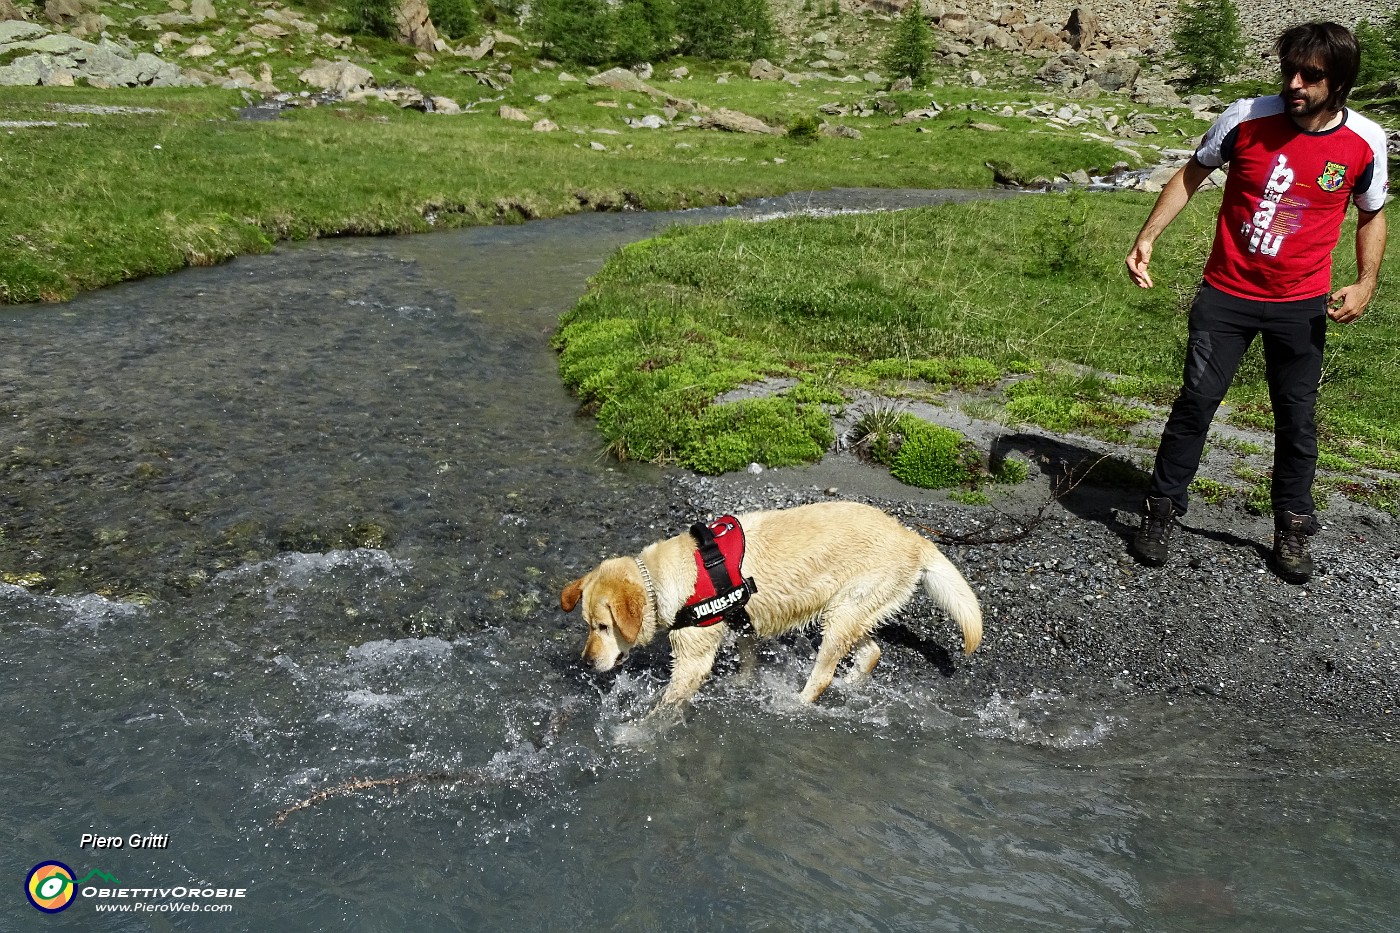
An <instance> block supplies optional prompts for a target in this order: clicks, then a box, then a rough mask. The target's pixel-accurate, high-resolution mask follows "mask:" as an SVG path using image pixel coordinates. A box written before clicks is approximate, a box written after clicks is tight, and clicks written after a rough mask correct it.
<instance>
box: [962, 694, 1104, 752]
mask: <svg viewBox="0 0 1400 933" xmlns="http://www.w3.org/2000/svg"><path fill="white" fill-rule="evenodd" d="M974 713H975V715H976V716H977V719H978V721H979V722H980V726H979V727H978V729H977V732H978V734H980V735H982V736H984V737H987V738H995V739H1009V740H1011V741H1013V742H1017V743H1020V744H1024V745H1038V746H1042V747H1046V748H1059V749H1064V750H1072V749H1078V748H1092V747H1094V746H1098V745H1102V744H1103V743H1104V741H1105V740H1106V739H1107V738H1108V736H1109V735H1111V734H1112V732H1113V730H1114V729H1115V728H1116V727H1117V726H1118V725H1120V724H1121V723H1122V722H1123V720H1122V718H1121V717H1118V716H1111V715H1106V714H1101V713H1098V712H1096V711H1095V710H1093V709H1087V708H1083V707H1081V706H1080V705H1079V704H1078V702H1076V701H1073V700H1072V699H1068V698H1066V697H1064V696H1062V695H1061V694H1058V693H1055V692H1053V691H1050V692H1046V691H1040V690H1032V691H1031V692H1030V693H1029V694H1028V695H1026V696H1025V697H1023V698H1021V699H1019V700H1018V699H1007V698H1006V697H1004V696H1002V695H1001V693H1000V692H997V693H994V694H992V697H991V699H989V700H988V701H987V702H986V703H984V704H983V705H982V706H980V707H978V708H977V709H976V710H974ZM1072 715H1075V716H1086V715H1087V716H1089V717H1091V721H1089V722H1087V723H1086V722H1082V721H1081V722H1073V721H1070V720H1069V717H1070V716H1072Z"/></svg>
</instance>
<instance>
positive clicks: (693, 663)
mask: <svg viewBox="0 0 1400 933" xmlns="http://www.w3.org/2000/svg"><path fill="white" fill-rule="evenodd" d="M728 631H729V628H728V626H726V625H725V624H724V623H722V622H721V623H719V624H717V625H711V626H708V627H706V628H683V629H675V630H673V631H672V632H671V682H670V683H669V684H668V685H667V686H666V692H665V693H664V694H662V696H661V702H660V704H658V706H657V709H656V710H655V711H654V712H659V711H660V710H661V709H663V708H665V707H668V706H679V705H681V704H682V703H684V702H685V701H686V700H688V699H690V698H691V697H692V696H693V695H694V694H695V691H696V690H699V689H700V684H701V683H703V682H704V680H705V677H706V676H707V675H708V674H709V673H710V668H712V667H714V664H715V655H716V654H718V653H719V646H720V644H721V643H722V642H723V641H724V636H725V633H727V632H728Z"/></svg>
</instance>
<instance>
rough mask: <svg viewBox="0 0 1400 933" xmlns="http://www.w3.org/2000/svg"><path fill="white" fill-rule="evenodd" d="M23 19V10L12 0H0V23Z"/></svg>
mask: <svg viewBox="0 0 1400 933" xmlns="http://www.w3.org/2000/svg"><path fill="white" fill-rule="evenodd" d="M25 19H26V17H25V15H24V11H23V10H21V9H20V8H19V7H17V6H15V4H14V3H13V0H0V23H4V22H10V21H14V22H22V21H23V20H25Z"/></svg>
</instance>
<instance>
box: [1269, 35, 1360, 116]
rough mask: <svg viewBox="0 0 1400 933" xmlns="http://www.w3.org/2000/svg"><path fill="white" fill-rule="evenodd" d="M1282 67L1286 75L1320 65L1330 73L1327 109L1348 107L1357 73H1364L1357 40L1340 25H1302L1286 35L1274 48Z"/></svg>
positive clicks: (1328, 74) (1279, 38)
mask: <svg viewBox="0 0 1400 933" xmlns="http://www.w3.org/2000/svg"><path fill="white" fill-rule="evenodd" d="M1274 51H1275V52H1276V53H1278V63H1279V67H1280V68H1281V69H1283V73H1284V74H1285V75H1291V74H1295V73H1297V72H1298V71H1299V70H1301V69H1304V68H1306V67H1308V66H1309V65H1312V64H1314V63H1316V62H1321V63H1322V68H1323V70H1324V71H1326V72H1327V82H1328V83H1327V86H1328V89H1329V93H1328V95H1327V107H1328V109H1329V110H1341V109H1342V108H1343V107H1345V106H1346V102H1347V96H1348V95H1349V94H1351V88H1352V85H1354V84H1356V73H1357V72H1358V71H1359V70H1360V69H1361V49H1360V47H1359V46H1358V45H1357V44H1356V36H1354V35H1352V34H1351V30H1350V29H1348V28H1346V27H1345V26H1342V25H1340V24H1339V23H1326V22H1323V23H1302V24H1301V25H1298V26H1294V27H1292V28H1291V29H1287V30H1285V31H1284V33H1283V35H1281V36H1279V37H1278V42H1276V43H1275V44H1274Z"/></svg>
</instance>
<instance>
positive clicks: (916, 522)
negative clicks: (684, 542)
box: [672, 453, 1400, 740]
mask: <svg viewBox="0 0 1400 933" xmlns="http://www.w3.org/2000/svg"><path fill="white" fill-rule="evenodd" d="M672 482H673V484H674V485H675V492H676V496H675V497H674V498H675V500H676V501H677V502H678V503H681V505H680V506H678V507H679V508H680V509H682V510H688V512H689V514H690V515H691V516H701V515H705V514H709V513H714V514H722V513H724V512H736V513H737V512H743V511H749V510H754V509H761V508H783V507H788V506H793V505H800V504H803V503H806V502H813V501H818V500H821V499H823V498H828V497H832V496H835V497H839V498H846V499H858V500H861V501H866V502H870V503H872V504H874V505H877V506H880V507H882V508H885V509H886V510H887V511H889V512H891V513H892V514H894V515H897V516H899V517H900V518H901V519H902V520H903V521H904V522H905V523H906V524H909V525H910V526H911V527H917V528H921V529H923V530H925V532H926V533H929V534H930V536H931V537H933V538H934V540H936V541H939V543H940V546H941V547H942V548H943V550H944V552H945V553H946V554H947V555H948V556H949V558H950V559H951V560H952V561H953V562H954V563H955V564H956V565H957V566H958V567H959V568H961V569H962V571H963V573H964V575H965V576H966V577H967V578H968V580H969V582H971V583H972V585H973V588H974V589H975V590H976V591H977V593H978V596H979V598H980V599H981V601H982V608H983V613H984V617H985V641H984V642H983V645H982V647H981V649H979V650H978V651H977V652H976V653H975V654H974V655H972V657H970V658H967V659H964V658H962V657H961V656H958V657H956V658H954V657H951V656H949V655H948V653H947V648H948V647H956V641H955V638H954V637H953V636H952V635H951V629H949V630H947V631H945V630H944V628H946V626H943V627H940V623H946V620H942V619H939V620H936V621H928V618H929V610H928V608H927V607H926V606H924V605H922V604H921V603H916V604H915V607H914V608H913V609H911V610H909V611H907V612H906V613H904V614H903V615H902V616H901V617H900V619H898V620H896V621H895V622H893V623H891V624H890V625H888V626H886V628H885V629H884V630H883V632H882V636H881V641H882V643H883V644H884V646H885V648H886V651H887V656H892V657H897V655H890V652H891V651H894V652H916V654H910V655H909V656H908V657H906V658H905V659H904V660H906V661H910V662H917V661H918V660H919V659H918V656H917V655H918V654H922V655H924V657H925V658H927V659H928V660H929V662H930V663H932V664H933V666H934V667H936V668H938V669H939V670H941V671H942V672H943V674H944V675H945V679H946V685H947V689H949V690H950V691H956V692H958V693H960V694H966V695H967V696H969V697H976V696H984V697H985V696H989V695H991V693H992V692H993V691H995V690H1021V691H1025V690H1030V689H1034V688H1040V689H1046V690H1059V691H1062V692H1065V693H1070V694H1073V695H1076V696H1080V697H1086V698H1087V697H1090V696H1096V697H1097V696H1101V695H1105V694H1110V695H1118V696H1123V695H1134V694H1158V695H1162V696H1168V697H1170V696H1172V695H1175V694H1182V693H1191V694H1202V695H1205V696H1208V697H1212V698H1214V699H1215V701H1216V702H1219V703H1220V704H1224V705H1227V706H1230V707H1234V708H1237V709H1239V710H1240V711H1241V712H1247V713H1249V714H1251V715H1255V716H1262V717H1270V716H1271V715H1282V714H1285V713H1287V714H1292V713H1297V712H1299V711H1303V712H1308V713H1314V714H1318V715H1321V716H1325V717H1328V718H1334V719H1337V720H1341V721H1346V722H1351V723H1359V724H1365V725H1368V726H1371V727H1374V728H1375V729H1376V730H1377V733H1378V735H1379V736H1381V737H1384V738H1386V739H1387V740H1390V739H1393V738H1395V737H1396V736H1397V735H1398V734H1400V719H1397V710H1400V690H1397V686H1400V525H1397V524H1396V523H1395V522H1394V521H1392V520H1391V519H1390V517H1389V516H1387V515H1384V514H1382V513H1376V512H1372V511H1370V510H1366V509H1361V508H1358V507H1347V508H1345V509H1336V510H1328V511H1327V512H1324V513H1321V515H1320V517H1321V518H1322V519H1323V522H1324V531H1323V532H1322V534H1320V535H1319V536H1318V537H1316V538H1315V539H1314V545H1313V551H1314V555H1315V557H1316V558H1317V560H1318V563H1319V569H1318V573H1317V574H1316V575H1315V577H1314V578H1313V580H1312V582H1311V583H1310V584H1309V585H1307V586H1303V587H1297V586H1290V585H1288V584H1286V583H1283V582H1282V581H1280V580H1279V579H1277V578H1276V577H1275V576H1274V575H1273V574H1272V573H1270V572H1268V570H1267V569H1266V565H1265V558H1266V557H1267V554H1268V548H1269V544H1270V540H1271V532H1272V529H1271V520H1270V519H1269V518H1266V517H1262V516H1257V515H1251V514H1248V513H1246V512H1244V511H1241V510H1237V509H1234V508H1230V507H1213V506H1207V505H1201V504H1196V505H1193V508H1192V511H1191V514H1190V515H1188V516H1187V517H1186V518H1185V519H1184V520H1183V522H1184V525H1185V531H1184V533H1183V534H1182V535H1181V536H1180V537H1179V538H1178V547H1179V553H1178V554H1177V557H1176V559H1175V560H1174V561H1173V562H1172V563H1171V564H1169V565H1168V566H1167V567H1163V568H1158V569H1148V568H1145V567H1142V566H1139V565H1138V564H1136V563H1135V562H1134V561H1133V560H1132V559H1131V558H1129V557H1128V556H1127V552H1126V547H1127V542H1128V539H1129V537H1130V536H1131V534H1132V532H1133V529H1134V527H1135V522H1136V507H1137V503H1138V501H1139V496H1140V493H1138V492H1134V491H1131V490H1127V489H1124V488H1121V487H1120V488H1116V489H1115V488H1105V487H1097V486H1093V485H1090V484H1089V483H1087V482H1086V483H1082V484H1081V485H1079V486H1078V487H1076V488H1075V489H1074V490H1073V491H1072V492H1070V493H1069V494H1068V495H1066V496H1065V497H1063V498H1062V499H1061V500H1060V501H1059V502H1057V503H1055V504H1053V505H1051V506H1050V507H1049V508H1048V509H1047V510H1046V513H1045V514H1046V518H1045V520H1044V521H1043V522H1041V523H1040V524H1039V525H1037V526H1036V527H1035V528H1034V529H1033V530H1032V531H1031V532H1030V533H1029V534H1028V535H1026V536H1025V537H1024V539H1022V540H1018V541H1014V542H1010V543H1002V544H957V543H950V539H951V537H952V536H957V535H968V534H983V535H985V534H987V533H988V532H989V531H991V532H993V533H996V532H997V529H995V528H993V529H989V528H988V525H989V524H992V523H999V524H1000V531H1001V532H1002V533H1004V532H1007V531H1010V530H1012V528H1011V527H1010V526H1009V525H1008V523H1007V521H1006V520H1005V518H1004V516H1003V514H1002V513H1005V514H1006V515H1011V516H1017V517H1021V518H1025V517H1029V516H1033V515H1035V514H1036V512H1037V510H1038V509H1039V508H1040V505H1041V504H1042V503H1044V502H1046V501H1047V499H1048V497H1049V489H1050V480H1049V478H1048V477H1045V476H1041V477H1038V478H1036V477H1033V478H1032V479H1031V480H1029V481H1028V482H1026V483H1024V484H1022V487H1019V491H1018V492H1016V493H1014V494H1013V496H1012V498H1011V499H1010V500H1007V499H998V500H997V501H996V503H995V507H965V506H961V505H958V504H955V503H952V502H950V501H949V500H948V499H947V498H946V496H944V495H942V494H939V493H934V492H929V491H926V490H919V489H913V488H910V487H905V486H902V485H901V484H899V483H898V482H896V481H894V480H893V479H891V478H890V477H889V476H888V474H887V473H885V472H884V471H883V470H880V469H878V468H875V467H871V466H868V465H866V464H864V463H862V462H860V461H858V460H856V459H855V458H854V457H853V456H852V455H850V454H845V453H842V454H832V455H830V456H828V458H827V459H826V460H825V461H824V462H823V463H821V464H819V465H816V466H813V467H806V468H793V469H781V470H766V471H764V472H762V473H760V474H756V475H753V474H728V475H726V476H722V477H716V478H704V477H695V476H690V475H678V476H676V477H674V478H673V479H672ZM998 510H1000V511H998ZM687 520H690V519H684V518H682V519H680V520H679V521H687ZM877 674H878V671H877Z"/></svg>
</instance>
